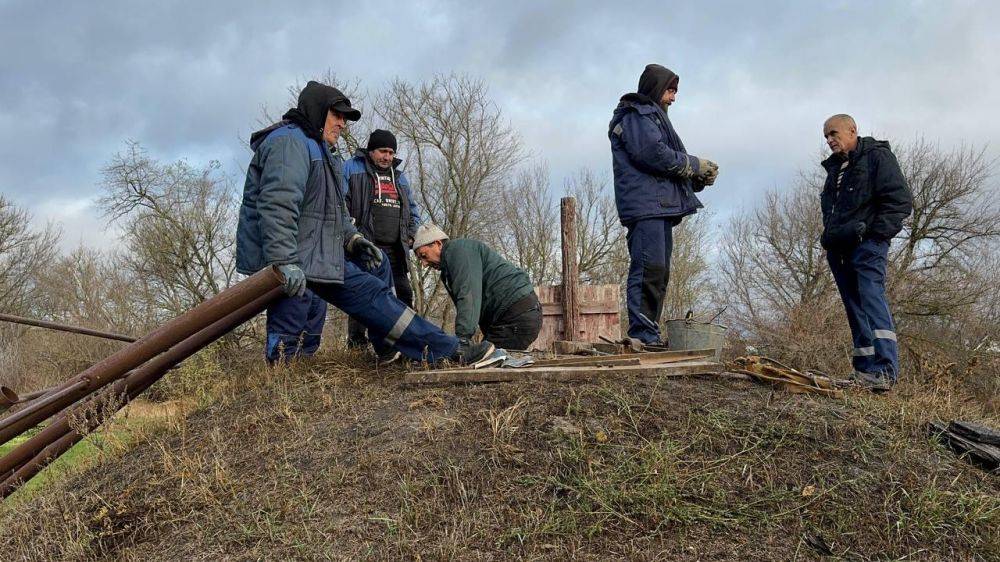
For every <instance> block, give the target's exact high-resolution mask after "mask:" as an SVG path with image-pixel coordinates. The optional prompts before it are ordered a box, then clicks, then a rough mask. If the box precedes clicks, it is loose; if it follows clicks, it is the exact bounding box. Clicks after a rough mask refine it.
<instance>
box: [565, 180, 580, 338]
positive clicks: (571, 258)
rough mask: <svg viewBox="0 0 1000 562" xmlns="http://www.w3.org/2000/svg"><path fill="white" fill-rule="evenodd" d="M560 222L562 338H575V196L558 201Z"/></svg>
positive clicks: (576, 321) (576, 282)
mask: <svg viewBox="0 0 1000 562" xmlns="http://www.w3.org/2000/svg"><path fill="white" fill-rule="evenodd" d="M560 211H561V213H560V214H561V217H560V218H561V223H562V305H563V338H564V339H566V340H570V341H572V340H575V339H577V337H578V336H579V332H578V330H577V326H579V322H578V316H579V307H578V306H577V298H576V297H577V287H578V284H579V279H580V270H579V267H578V265H577V262H576V198H575V197H563V198H562V200H561V201H560Z"/></svg>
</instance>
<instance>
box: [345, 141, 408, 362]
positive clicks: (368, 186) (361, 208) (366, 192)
mask: <svg viewBox="0 0 1000 562" xmlns="http://www.w3.org/2000/svg"><path fill="white" fill-rule="evenodd" d="M396 148H397V144H396V137H395V136H394V135H393V134H392V133H391V132H389V131H386V130H382V129H376V130H375V131H373V132H372V134H371V136H369V138H368V146H366V147H365V148H363V149H362V148H359V149H358V150H357V152H356V153H355V155H354V157H353V158H351V159H350V160H348V161H347V162H346V163H345V164H344V176H345V178H346V180H347V188H346V193H345V195H346V197H345V199H346V202H347V211H348V212H349V213H350V214H351V217H352V218H353V219H354V224H355V226H356V227H357V229H358V231H359V232H361V233H362V234H364V236H365V238H367V239H369V240H371V241H372V242H374V243H375V245H377V246H378V247H379V248H381V249H382V250H383V251H384V252H385V254H386V256H388V258H389V264H390V266H391V267H392V278H393V282H394V284H395V290H396V296H397V297H399V300H401V301H403V302H404V303H406V305H407V306H410V307H412V306H413V289H412V288H411V286H410V278H409V261H408V251H409V249H410V244H412V242H413V237H414V236H415V235H416V231H417V226H418V225H419V224H420V211H419V210H418V208H417V204H416V201H414V198H413V196H412V193H411V192H410V182H409V180H407V178H406V175H405V174H404V173H403V171H402V170H400V169H399V165H400V164H402V160H400V159H398V158H396ZM364 341H365V340H364V329H363V328H361V326H360V325H358V324H349V325H348V343H349V344H353V345H364Z"/></svg>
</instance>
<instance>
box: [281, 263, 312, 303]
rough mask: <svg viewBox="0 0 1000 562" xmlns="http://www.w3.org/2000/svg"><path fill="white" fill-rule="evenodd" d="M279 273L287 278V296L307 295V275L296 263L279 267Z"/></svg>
mask: <svg viewBox="0 0 1000 562" xmlns="http://www.w3.org/2000/svg"><path fill="white" fill-rule="evenodd" d="M278 271H280V272H281V276H282V277H284V278H285V294H286V295H288V296H290V297H301V296H302V295H304V294H306V274H305V272H304V271H302V268H301V267H299V266H297V265H295V264H294V263H286V264H285V265H279V266H278Z"/></svg>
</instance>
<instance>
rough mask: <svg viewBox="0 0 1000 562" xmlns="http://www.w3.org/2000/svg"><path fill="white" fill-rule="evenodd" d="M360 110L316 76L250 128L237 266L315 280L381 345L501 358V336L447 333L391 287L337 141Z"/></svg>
mask: <svg viewBox="0 0 1000 562" xmlns="http://www.w3.org/2000/svg"><path fill="white" fill-rule="evenodd" d="M360 116H361V112H360V111H358V110H357V109H354V108H352V107H351V102H350V100H348V99H347V97H346V96H345V95H344V94H343V93H341V92H340V90H338V89H336V88H333V87H331V86H327V85H324V84H319V83H317V82H313V81H310V82H309V83H308V84H307V85H306V87H305V88H304V89H303V90H302V92H301V93H300V94H299V99H298V105H297V106H296V107H295V108H293V109H291V110H289V111H288V112H287V113H285V115H284V116H283V120H282V121H280V122H278V123H275V124H274V125H271V126H270V127H267V128H265V129H263V130H261V131H258V132H256V133H254V134H253V135H252V136H251V137H250V144H251V147H252V148H253V150H254V156H253V159H252V160H251V161H250V165H249V167H248V168H247V178H246V184H245V186H244V190H243V204H242V206H241V207H240V218H239V225H238V227H237V232H236V269H237V270H238V271H239V272H240V273H243V274H246V275H250V274H252V273H255V272H256V271H258V270H260V269H263V268H264V267H268V266H273V267H276V268H277V269H278V270H279V271H280V272H281V274H282V276H283V277H284V281H285V292H286V293H287V294H288V295H289V296H302V295H303V294H305V290H306V288H307V287H308V289H309V290H311V291H312V292H313V293H315V294H316V295H317V296H319V297H320V298H321V299H323V300H324V301H326V302H328V303H330V304H333V305H334V306H336V307H338V308H340V309H341V310H343V311H344V312H345V313H347V314H348V316H350V317H352V318H355V319H357V320H358V321H360V322H361V323H362V324H363V325H364V326H365V327H366V328H367V329H368V334H369V337H370V339H371V340H372V343H373V344H374V346H375V350H376V352H379V353H380V355H384V353H383V352H386V351H389V350H391V349H395V350H396V351H399V352H400V353H402V354H403V355H405V356H407V357H409V358H410V359H415V360H422V359H426V360H428V361H430V362H432V363H434V362H437V361H440V360H442V359H452V360H455V361H457V362H459V363H464V364H470V363H471V364H474V365H477V366H479V365H480V364H486V363H489V362H497V361H500V360H502V359H503V358H504V356H503V355H502V354H499V352H497V353H494V351H495V348H494V346H493V344H491V343H489V342H482V343H478V344H477V343H472V342H469V341H468V340H459V339H458V338H456V337H455V336H451V335H449V334H446V333H444V331H442V330H441V329H440V328H439V327H437V326H435V325H434V324H432V323H430V322H428V321H427V320H425V319H423V318H421V317H419V316H417V315H416V313H415V312H414V311H413V309H411V308H409V307H407V306H406V305H405V304H403V303H402V302H400V301H399V299H397V298H396V297H395V296H394V295H393V294H392V289H391V273H390V271H389V267H388V260H385V259H384V255H383V253H382V251H381V250H379V248H378V247H377V246H375V245H374V244H373V243H371V242H370V241H368V240H367V239H365V237H364V236H362V235H361V234H360V233H359V232H358V231H357V229H355V227H354V225H353V224H352V222H351V220H350V216H349V215H348V214H347V208H346V206H345V205H344V193H343V191H342V188H343V185H344V175H343V174H344V170H343V161H342V160H340V159H339V157H336V156H334V155H333V154H331V150H330V147H331V146H332V145H334V144H336V142H337V139H338V138H339V136H340V133H341V131H342V130H343V129H344V126H345V125H346V120H347V119H350V120H352V121H356V120H357V119H358V118H359V117H360ZM346 257H350V259H345V258H346Z"/></svg>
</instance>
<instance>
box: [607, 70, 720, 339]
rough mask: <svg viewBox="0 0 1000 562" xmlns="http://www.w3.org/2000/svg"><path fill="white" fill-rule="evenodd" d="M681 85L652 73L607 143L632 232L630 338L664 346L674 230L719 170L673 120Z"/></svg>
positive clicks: (618, 198) (624, 106)
mask: <svg viewBox="0 0 1000 562" xmlns="http://www.w3.org/2000/svg"><path fill="white" fill-rule="evenodd" d="M679 81H680V78H679V77H678V76H677V75H676V74H674V73H673V72H671V71H670V70H669V69H667V68H664V67H663V66H660V65H658V64H650V65H647V66H646V68H645V70H644V71H643V73H642V75H641V76H640V77H639V88H638V90H637V91H636V92H635V93H630V94H625V95H624V96H622V98H621V100H620V101H619V103H618V107H617V108H615V112H614V115H613V116H612V118H611V123H610V124H609V125H608V137H609V138H610V139H611V160H612V167H613V169H614V176H615V204H616V205H617V207H618V218H619V220H621V223H622V225H624V226H625V228H626V229H627V231H628V233H627V239H628V249H629V258H630V263H629V272H628V286H627V292H626V297H627V306H628V320H629V326H628V335H629V336H630V337H633V338H636V339H638V340H639V341H641V342H642V343H645V344H654V345H662V344H663V339H662V337H661V335H660V325H659V323H660V314H661V313H662V311H663V299H664V297H665V296H666V293H667V281H668V280H669V278H670V255H671V253H672V251H673V227H675V226H677V225H678V224H680V222H681V219H682V218H684V217H685V216H687V215H690V214H692V213H695V212H697V210H698V209H699V208H700V207H701V206H702V204H701V202H700V201H698V198H697V197H696V196H695V192H698V191H701V190H703V189H704V188H705V186H708V185H712V184H713V183H714V182H715V179H716V177H717V176H718V172H719V167H718V166H717V165H716V164H715V163H714V162H712V161H710V160H706V159H704V158H698V157H697V156H693V155H690V154H688V153H687V152H686V150H685V149H684V143H682V142H681V139H680V137H679V136H678V135H677V132H676V131H674V127H673V125H672V124H671V123H670V119H669V117H667V108H668V107H669V106H670V104H672V103H673V102H674V100H675V98H676V96H677V86H678V83H679Z"/></svg>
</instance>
